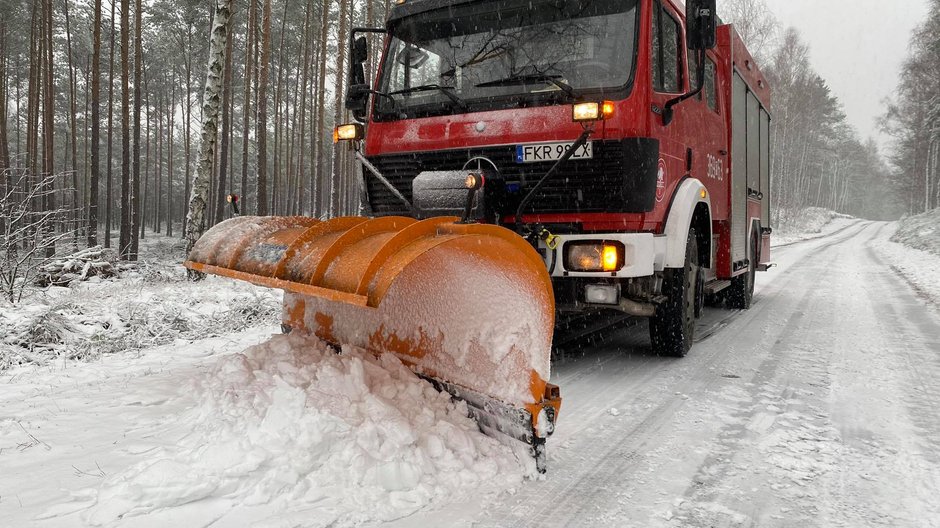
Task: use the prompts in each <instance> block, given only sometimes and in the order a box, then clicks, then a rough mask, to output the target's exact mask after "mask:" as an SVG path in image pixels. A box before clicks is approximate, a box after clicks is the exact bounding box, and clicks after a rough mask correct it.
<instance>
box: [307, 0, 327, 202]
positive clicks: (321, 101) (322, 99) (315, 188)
mask: <svg viewBox="0 0 940 528" xmlns="http://www.w3.org/2000/svg"><path fill="white" fill-rule="evenodd" d="M322 9H323V12H322V14H321V17H322V19H321V20H320V45H319V48H320V58H319V66H320V70H319V72H318V74H317V82H318V84H319V88H320V89H319V90H317V124H316V126H315V127H314V129H313V137H314V145H313V147H314V148H313V163H314V165H315V170H314V171H312V173H313V181H312V182H310V210H311V211H310V214H311V215H312V216H314V217H320V216H321V215H322V210H321V209H322V207H321V206H322V203H323V202H322V199H321V198H322V197H321V195H322V194H323V191H322V187H323V172H324V171H323V162H324V159H323V158H324V157H325V155H324V150H325V149H324V148H323V125H324V121H325V120H326V118H325V116H326V90H325V89H324V88H325V87H326V58H327V56H328V55H329V54H328V53H327V49H328V45H329V40H328V39H329V31H328V30H329V28H330V0H323V8H322Z"/></svg>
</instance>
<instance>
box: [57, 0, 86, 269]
mask: <svg viewBox="0 0 940 528" xmlns="http://www.w3.org/2000/svg"><path fill="white" fill-rule="evenodd" d="M62 9H63V13H64V15H65V51H66V54H65V57H66V63H67V65H68V71H69V113H70V116H69V117H70V119H69V126H70V130H71V136H72V137H71V141H70V144H71V145H70V146H71V154H72V164H71V171H72V193H71V194H72V211H71V217H72V218H71V220H72V250H73V251H77V250H78V231H79V227H80V223H79V219H80V218H81V216H82V215H81V213H80V211H81V210H82V208H81V207H80V206H79V202H78V111H77V103H76V99H78V97H77V95H76V91H77V90H76V86H75V85H76V82H77V81H76V78H75V63H74V61H73V58H72V29H71V22H70V17H69V3H68V0H65V1H63V2H62Z"/></svg>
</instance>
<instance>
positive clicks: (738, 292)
mask: <svg viewBox="0 0 940 528" xmlns="http://www.w3.org/2000/svg"><path fill="white" fill-rule="evenodd" d="M750 246H751V247H749V248H748V251H747V258H748V267H747V273H742V274H741V275H738V276H737V277H734V278H733V279H731V286H729V287H728V296H727V305H728V308H732V309H736V310H747V309H749V308H750V307H751V301H752V300H753V299H754V276H755V275H756V274H757V241H756V240H755V239H752V240H751V244H750Z"/></svg>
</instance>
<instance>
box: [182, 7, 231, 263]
mask: <svg viewBox="0 0 940 528" xmlns="http://www.w3.org/2000/svg"><path fill="white" fill-rule="evenodd" d="M231 5H232V0H219V3H218V5H217V6H216V10H215V16H214V17H213V21H212V33H211V36H210V38H209V62H208V65H207V70H208V71H207V73H206V88H205V93H204V95H203V99H202V138H201V143H200V146H199V164H198V165H197V166H196V177H195V179H194V180H193V192H192V196H191V197H190V200H189V214H188V215H187V217H186V231H185V237H186V253H187V254H189V252H190V251H191V250H192V248H193V245H195V243H196V241H197V240H198V239H199V237H200V236H202V233H203V232H204V231H205V227H206V221H205V220H206V219H205V213H206V195H207V194H208V192H209V180H210V176H211V171H212V158H213V157H214V153H215V140H216V136H217V135H218V117H219V105H220V101H219V96H220V92H221V91H222V78H223V76H224V71H223V70H224V69H225V62H226V61H225V49H226V47H227V46H226V42H227V40H228V27H229V24H228V21H229V18H231V16H232V11H231ZM201 276H202V274H199V273H190V274H189V277H190V278H191V279H197V278H201Z"/></svg>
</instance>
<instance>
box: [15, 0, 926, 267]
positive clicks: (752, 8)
mask: <svg viewBox="0 0 940 528" xmlns="http://www.w3.org/2000/svg"><path fill="white" fill-rule="evenodd" d="M232 6H233V7H232V16H231V18H230V19H229V22H228V30H229V31H228V33H229V35H230V36H231V38H229V39H228V43H227V50H226V66H225V68H224V71H225V77H224V79H223V82H222V86H223V88H222V93H221V101H220V120H219V127H218V134H219V135H218V138H219V141H218V142H217V148H216V149H215V155H214V162H213V164H212V170H211V180H210V182H209V191H208V197H207V198H208V199H207V203H208V204H209V207H208V208H207V211H206V220H207V223H208V225H213V224H214V223H216V222H218V221H221V220H222V219H224V218H227V217H228V216H230V214H231V213H230V212H229V211H228V209H227V204H226V203H225V196H226V195H227V194H229V193H234V194H238V195H240V196H241V197H242V200H241V206H242V210H243V212H247V213H251V214H256V213H257V214H278V215H283V214H305V215H314V216H334V215H339V214H356V213H357V212H358V210H359V204H358V202H359V189H358V186H359V174H358V173H359V169H358V168H357V167H356V166H355V164H354V163H353V162H352V160H351V158H350V157H349V156H348V155H347V152H346V151H345V150H344V149H335V148H334V147H333V144H332V141H331V132H332V128H333V124H334V123H335V122H339V121H343V120H344V118H345V116H344V110H343V108H342V104H337V98H336V94H343V93H344V90H345V87H344V82H345V80H346V78H345V77H346V76H345V75H344V74H342V73H344V72H345V62H346V51H347V50H346V42H347V41H348V32H349V30H350V28H351V27H356V26H376V25H380V24H381V21H383V20H384V19H385V16H386V13H387V12H388V9H389V1H388V0H378V1H369V0H355V1H354V0H280V1H278V2H272V1H271V0H250V1H248V2H243V1H238V0H236V1H234V2H232ZM214 10H215V5H213V4H212V3H206V2H201V1H198V0H146V1H143V0H114V1H113V2H111V1H108V0H81V1H76V0H68V1H66V0H35V1H31V2H30V1H25V0H0V174H2V177H0V208H3V209H4V210H3V214H2V215H0V233H3V236H4V240H5V241H6V245H7V247H9V246H10V245H11V244H12V245H13V246H14V247H16V246H22V247H24V248H25V247H27V246H28V247H31V248H33V250H34V251H40V252H41V253H44V254H45V255H51V254H52V253H53V252H54V251H55V248H56V247H57V245H58V246H61V245H62V244H63V243H66V242H69V241H70V243H71V245H72V246H74V247H75V248H77V247H78V246H94V245H96V244H99V243H100V244H103V245H105V246H106V247H107V246H111V245H115V244H116V245H117V248H118V249H119V250H120V253H121V256H122V258H125V259H130V260H133V259H135V258H136V255H137V253H138V245H139V238H140V237H144V236H147V235H148V234H154V233H160V234H163V235H166V236H181V235H182V232H181V231H182V228H181V226H182V224H183V222H184V220H185V216H186V212H187V207H188V203H189V197H190V194H191V188H190V186H191V184H192V182H193V177H194V175H195V172H196V156H197V151H198V149H199V143H200V138H199V130H200V123H201V119H202V115H201V112H202V106H201V105H202V95H203V89H204V84H205V79H206V64H207V60H206V59H207V56H208V54H209V33H210V24H211V19H212V15H213V11H214ZM719 14H720V15H721V17H722V18H723V19H724V20H725V21H728V22H733V23H735V25H736V26H737V29H738V31H739V32H740V33H741V34H742V36H743V37H744V38H745V40H746V41H747V42H748V44H749V46H750V47H751V49H752V50H753V51H754V52H755V54H756V55H757V57H758V59H759V61H760V63H761V64H762V65H763V68H764V70H765V72H766V73H767V75H768V76H769V77H770V78H771V79H772V81H773V82H772V86H773V89H774V101H773V108H772V111H773V117H774V132H773V133H774V136H775V137H774V140H775V143H774V144H775V147H774V153H773V160H772V171H773V174H774V179H773V188H772V196H773V200H774V208H773V210H774V213H775V216H776V220H777V221H779V220H781V217H782V216H785V215H787V214H790V213H791V212H794V211H799V210H801V209H802V208H804V207H808V206H820V207H827V208H830V209H833V210H836V211H839V212H844V213H847V214H852V215H856V216H862V217H868V218H875V219H891V218H897V217H898V216H900V215H902V214H912V213H919V212H922V211H924V210H926V209H931V208H934V207H937V206H938V205H940V170H938V165H940V0H932V4H931V16H930V17H929V19H927V20H925V21H924V23H923V25H922V26H921V27H920V29H919V30H918V31H917V32H916V33H915V34H914V35H913V36H912V37H911V52H910V53H911V54H910V57H909V59H908V60H907V62H906V63H905V66H904V70H903V71H902V73H901V76H900V79H899V86H898V90H897V94H896V96H895V98H894V99H893V100H892V101H891V103H890V105H889V106H888V107H887V108H886V109H885V117H884V120H883V126H884V129H885V131H887V132H888V133H889V134H890V135H891V137H892V138H894V142H893V145H892V147H891V150H890V151H889V152H887V153H881V152H879V151H878V147H877V145H876V143H875V142H874V141H873V140H872V139H870V138H861V137H859V135H858V133H857V132H856V131H855V130H853V129H852V128H851V127H850V126H849V125H848V124H847V123H846V119H845V115H844V114H843V112H842V109H841V105H840V103H839V101H838V99H837V98H836V97H835V96H834V95H833V94H832V93H831V91H830V89H829V88H828V86H827V84H826V81H825V79H823V78H822V77H821V76H820V75H819V74H818V73H816V72H815V71H814V70H813V68H812V66H811V64H810V53H811V50H810V49H809V47H808V46H807V44H806V43H805V42H803V41H802V40H801V38H800V36H799V34H798V32H797V31H796V30H795V29H793V28H781V27H780V26H779V24H778V23H777V21H776V20H774V19H773V17H772V15H771V14H770V12H769V10H768V9H767V7H766V5H765V4H764V1H763V0H722V1H720V2H719ZM338 43H342V44H341V45H338ZM374 51H375V50H374V49H373V52H374ZM371 56H372V57H375V54H374V53H373V54H372V55H371ZM370 66H374V65H371V64H370ZM337 72H340V73H341V75H337V74H336V73H337ZM340 103H341V101H340ZM259 196H260V197H263V199H261V200H259V199H258V197H259ZM115 238H116V239H117V240H115ZM20 258H21V257H20Z"/></svg>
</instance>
